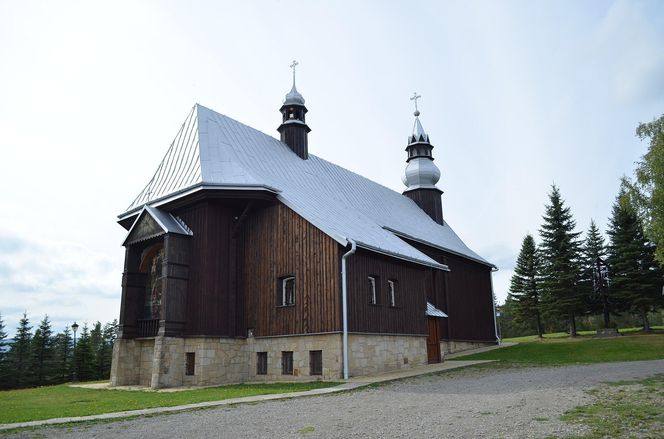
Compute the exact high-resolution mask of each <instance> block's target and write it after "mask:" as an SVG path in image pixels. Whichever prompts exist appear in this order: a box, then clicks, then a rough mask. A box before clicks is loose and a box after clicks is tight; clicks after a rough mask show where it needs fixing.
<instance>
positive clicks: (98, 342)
mask: <svg viewBox="0 0 664 439" xmlns="http://www.w3.org/2000/svg"><path fill="white" fill-rule="evenodd" d="M90 349H91V350H92V362H93V363H92V369H93V371H94V372H93V377H94V379H100V378H102V377H103V374H104V371H103V369H104V351H105V347H104V338H103V331H102V328H101V322H97V323H95V324H94V326H93V327H92V330H91V331H90Z"/></svg>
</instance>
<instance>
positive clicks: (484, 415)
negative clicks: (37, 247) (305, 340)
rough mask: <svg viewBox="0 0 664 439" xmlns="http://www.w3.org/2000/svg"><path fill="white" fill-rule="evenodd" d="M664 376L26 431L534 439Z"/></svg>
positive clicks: (429, 391) (521, 383)
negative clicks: (593, 397) (580, 409)
mask: <svg viewBox="0 0 664 439" xmlns="http://www.w3.org/2000/svg"><path fill="white" fill-rule="evenodd" d="M656 373H664V360H658V361H639V362H629V363H604V364H596V365H589V366H564V367H553V368H506V369H501V368H489V367H483V368H480V369H461V370H457V371H452V372H448V373H444V374H442V375H438V376H435V375H434V376H422V377H416V378H409V379H405V380H401V381H397V382H394V383H391V384H386V385H383V386H379V387H374V388H367V389H364V390H359V391H354V392H350V393H345V394H336V395H331V396H318V397H308V398H298V399H291V400H282V401H271V402H263V403H258V404H254V405H240V406H235V407H225V408H215V409H207V410H199V411H191V412H184V413H178V414H172V415H163V416H155V417H149V418H140V419H136V420H132V421H124V422H114V423H109V424H92V425H84V426H77V427H71V428H67V427H60V428H48V429H39V430H33V431H26V432H24V433H21V434H19V435H16V436H14V437H35V436H40V435H43V436H44V437H49V438H50V437H56V438H58V437H74V438H92V437H96V438H106V437H108V438H111V437H113V438H116V437H122V438H123V439H129V438H140V439H145V438H162V437H163V438H166V437H177V438H194V437H196V438H245V437H246V438H299V437H307V438H384V437H390V438H393V437H394V438H420V437H421V438H432V437H437V438H439V437H449V438H452V437H455V438H459V437H469V438H475V437H496V438H531V437H544V436H556V437H560V436H567V435H574V434H576V435H578V434H582V433H584V432H585V431H586V430H585V429H584V427H582V426H579V425H574V424H571V425H570V424H565V423H563V422H561V421H558V417H559V416H560V415H561V414H562V413H563V412H565V411H566V410H568V409H570V408H572V407H575V406H577V405H581V404H587V403H589V402H590V397H588V396H587V395H586V394H585V393H584V392H583V390H584V389H587V388H589V387H596V386H597V385H598V384H600V383H601V382H603V381H617V380H624V379H632V378H644V377H647V376H651V375H653V374H656Z"/></svg>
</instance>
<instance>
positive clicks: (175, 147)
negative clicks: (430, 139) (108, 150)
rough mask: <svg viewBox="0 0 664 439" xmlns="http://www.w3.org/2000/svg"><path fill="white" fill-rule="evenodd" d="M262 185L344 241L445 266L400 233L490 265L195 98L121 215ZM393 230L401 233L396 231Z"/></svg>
mask: <svg viewBox="0 0 664 439" xmlns="http://www.w3.org/2000/svg"><path fill="white" fill-rule="evenodd" d="M204 188H205V189H210V188H213V189H222V190H223V189H244V190H265V191H269V192H272V193H275V194H277V199H278V200H280V201H281V202H282V203H284V204H285V205H286V206H288V207H290V208H291V209H293V210H294V211H295V212H296V213H297V214H299V215H300V216H302V217H303V218H305V219H306V220H307V221H309V222H310V223H311V224H313V225H314V226H315V227H317V228H319V229H320V230H321V231H323V232H324V233H326V234H327V235H329V236H330V237H332V238H333V239H335V240H336V241H337V242H339V243H340V244H342V245H347V244H348V243H349V240H354V241H355V242H356V243H357V245H358V246H359V247H361V248H365V249H368V250H371V251H375V252H379V253H384V254H387V255H390V256H393V257H397V258H401V259H405V260H409V261H412V262H416V263H419V264H424V265H428V266H432V267H436V268H441V269H447V267H446V266H444V265H442V264H439V263H438V262H436V261H434V260H433V259H431V258H430V257H428V256H427V255H425V254H424V253H422V252H420V251H419V250H417V249H416V248H414V247H413V246H411V245H409V244H408V243H407V242H406V241H404V240H403V239H401V238H400V237H399V236H402V237H405V238H409V239H413V240H416V241H420V242H423V243H425V244H429V245H431V246H433V247H437V248H440V249H443V250H446V251H449V252H450V253H454V254H457V255H460V256H463V257H466V258H468V259H472V260H474V261H477V262H480V263H482V264H485V265H488V266H492V264H490V263H489V262H487V261H486V260H485V259H483V258H482V257H480V256H479V255H478V254H476V253H475V252H473V251H472V250H470V249H469V248H468V247H467V246H466V245H465V244H464V243H463V241H461V239H460V238H459V237H458V236H457V235H456V234H455V233H454V231H453V230H452V228H451V227H450V226H449V225H448V224H447V223H445V224H444V225H440V224H438V223H436V222H435V221H434V220H432V219H431V218H430V217H429V216H428V215H427V214H426V213H425V212H424V211H422V210H421V209H420V208H419V207H418V206H417V204H415V202H414V201H412V200H411V199H409V198H408V197H405V196H403V195H402V194H400V193H398V192H395V191H393V190H391V189H389V188H386V187H385V186H382V185H380V184H378V183H376V182H373V181H371V180H369V179H367V178H365V177H362V176H361V175H358V174H355V173H354V172H351V171H349V170H347V169H344V168H342V167H340V166H337V165H335V164H333V163H330V162H328V161H326V160H323V159H321V158H319V157H317V156H315V155H313V154H309V159H308V160H302V159H300V158H299V157H298V156H297V155H296V154H295V153H294V152H293V151H291V149H290V148H289V147H288V146H287V145H285V144H284V143H282V142H281V141H279V140H277V139H275V138H273V137H271V136H269V135H267V134H265V133H262V132H260V131H258V130H256V129H253V128H251V127H249V126H247V125H244V124H242V123H240V122H238V121H236V120H233V119H231V118H229V117H227V116H224V115H222V114H219V113H216V112H214V111H212V110H210V109H208V108H205V107H203V106H202V105H199V104H196V105H194V107H193V108H192V110H191V112H190V113H189V116H188V117H187V119H186V120H185V122H184V124H183V125H182V127H181V129H180V131H179V132H178V135H177V136H176V138H175V140H174V141H173V143H172V144H171V146H170V147H169V149H168V151H167V152H166V156H165V157H164V159H163V160H162V162H161V163H160V165H159V167H158V168H157V172H156V173H155V175H154V176H153V177H152V179H151V180H150V181H149V183H148V184H147V186H146V187H145V188H144V189H143V190H142V191H141V192H140V193H139V195H138V196H137V197H136V199H135V200H134V201H133V202H132V204H131V205H130V206H129V207H128V208H127V210H126V212H125V213H123V214H122V215H120V219H123V218H126V217H129V216H131V215H134V214H135V212H136V211H137V210H138V209H140V208H141V207H142V206H143V205H146V204H148V203H149V204H150V205H152V206H158V205H160V204H163V203H165V202H168V201H170V200H172V199H174V198H176V197H181V196H184V195H186V194H188V193H191V192H193V191H196V190H200V189H204ZM398 235H399V236H398Z"/></svg>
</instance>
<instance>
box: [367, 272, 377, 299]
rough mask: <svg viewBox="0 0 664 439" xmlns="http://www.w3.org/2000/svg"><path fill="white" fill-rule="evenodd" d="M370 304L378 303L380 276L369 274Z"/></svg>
mask: <svg viewBox="0 0 664 439" xmlns="http://www.w3.org/2000/svg"><path fill="white" fill-rule="evenodd" d="M368 280H369V284H368V285H369V304H370V305H378V297H379V296H378V277H377V276H369V277H368Z"/></svg>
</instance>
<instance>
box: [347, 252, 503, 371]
mask: <svg viewBox="0 0 664 439" xmlns="http://www.w3.org/2000/svg"><path fill="white" fill-rule="evenodd" d="M348 243H349V244H350V245H351V247H350V250H348V252H346V253H345V254H344V255H343V256H342V257H341V315H342V319H343V336H342V341H341V344H342V347H343V357H344V365H343V367H344V379H345V380H347V379H348V281H347V276H346V259H348V258H349V257H350V256H352V255H353V254H354V253H355V251H356V250H357V244H356V243H355V241H353V240H352V239H348ZM494 314H495V313H494Z"/></svg>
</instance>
